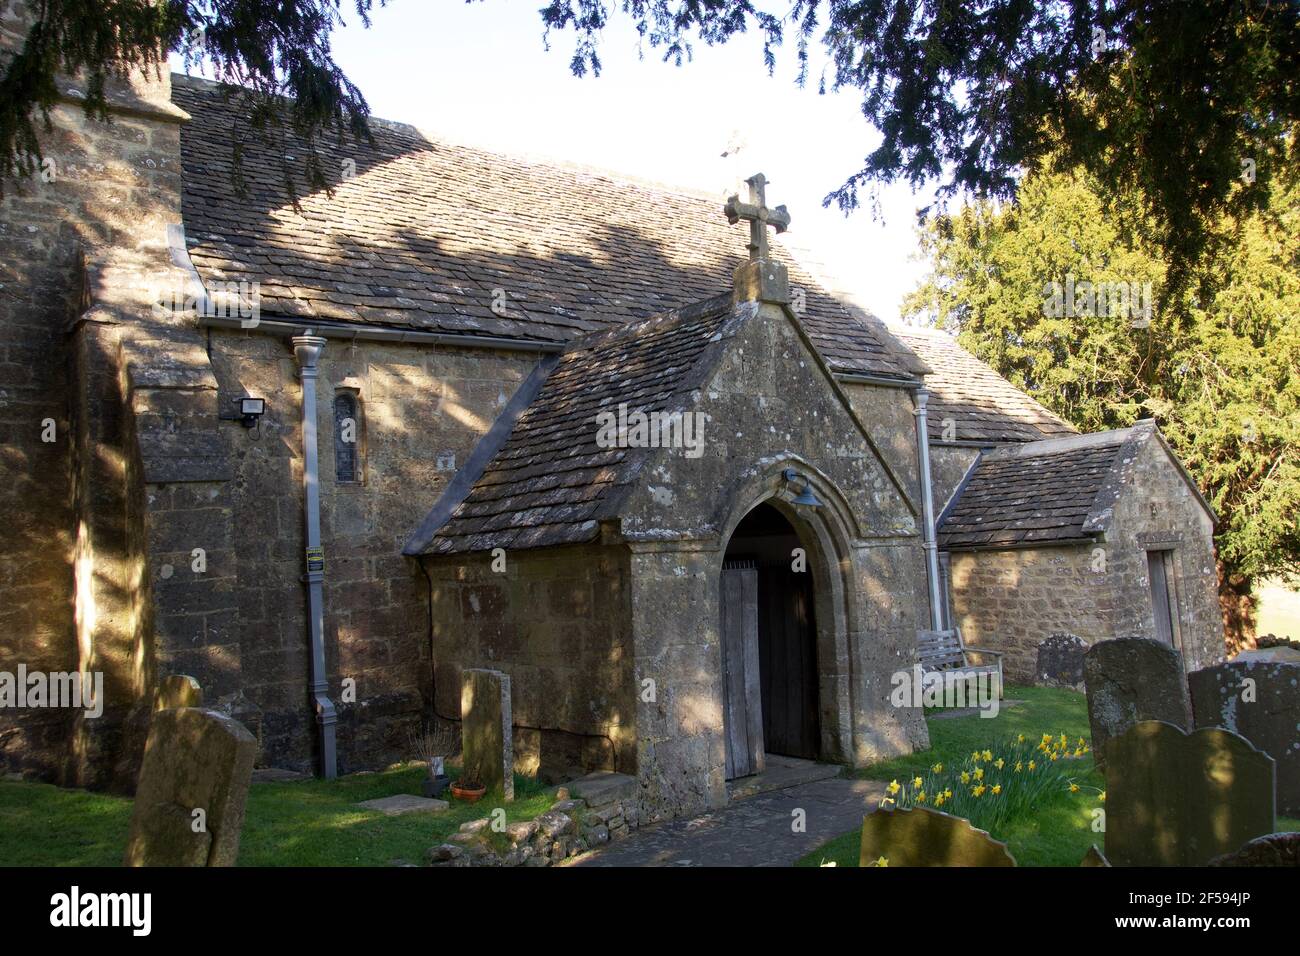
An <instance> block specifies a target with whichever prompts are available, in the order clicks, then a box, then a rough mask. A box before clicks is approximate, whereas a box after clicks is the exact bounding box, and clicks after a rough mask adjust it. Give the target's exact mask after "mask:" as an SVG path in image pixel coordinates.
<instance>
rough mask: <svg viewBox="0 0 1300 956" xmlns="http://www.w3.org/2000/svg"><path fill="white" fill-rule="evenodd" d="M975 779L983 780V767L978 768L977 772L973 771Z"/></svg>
mask: <svg viewBox="0 0 1300 956" xmlns="http://www.w3.org/2000/svg"><path fill="white" fill-rule="evenodd" d="M975 779H976V780H983V779H984V768H983V767H980V768H979V769H978V770H976V771H975Z"/></svg>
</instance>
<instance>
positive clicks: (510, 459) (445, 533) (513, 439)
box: [405, 296, 753, 554]
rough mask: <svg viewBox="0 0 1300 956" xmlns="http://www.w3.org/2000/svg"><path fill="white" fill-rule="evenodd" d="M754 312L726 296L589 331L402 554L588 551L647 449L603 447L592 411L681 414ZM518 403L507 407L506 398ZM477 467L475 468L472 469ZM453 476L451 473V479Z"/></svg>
mask: <svg viewBox="0 0 1300 956" xmlns="http://www.w3.org/2000/svg"><path fill="white" fill-rule="evenodd" d="M752 314H753V309H752V307H750V306H741V307H739V308H737V309H735V310H733V308H732V304H731V299H730V297H729V296H721V297H716V298H714V299H712V300H709V301H706V302H702V303H699V304H697V305H694V306H690V307H687V308H684V309H680V310H676V311H673V312H668V313H665V314H662V315H658V316H653V317H651V318H649V319H644V320H641V321H638V322H634V323H631V324H629V325H625V326H622V327H620V328H617V329H614V330H611V331H608V332H601V333H596V334H595V335H593V336H591V337H590V338H587V339H585V340H582V341H580V342H577V343H575V344H574V345H573V346H572V347H571V348H570V349H569V350H568V351H566V352H565V353H564V354H563V355H562V356H560V357H559V358H558V359H554V360H552V361H553V362H554V369H553V370H552V371H549V374H547V372H546V371H545V370H544V371H542V372H541V373H539V376H538V378H537V380H536V381H535V382H532V383H529V384H526V385H524V386H522V387H521V388H520V389H519V392H518V393H517V395H516V400H517V401H518V402H519V405H518V407H517V413H516V411H512V410H511V409H507V411H506V413H505V415H504V416H503V417H504V418H505V419H507V420H509V425H508V426H507V427H505V428H503V429H502V430H501V431H500V432H498V433H496V434H492V433H489V434H488V435H487V436H485V437H484V438H483V439H482V440H481V442H480V445H479V447H478V448H476V449H475V451H474V454H473V455H472V456H471V460H470V462H467V463H466V467H465V468H464V469H463V470H462V475H464V479H463V481H461V483H460V484H458V485H454V486H449V487H448V488H447V490H446V491H445V492H444V494H443V497H442V498H441V499H440V500H439V502H438V504H437V505H435V506H434V509H433V511H432V512H431V513H430V515H429V517H428V518H427V519H426V520H425V522H424V523H423V524H422V525H421V527H420V528H419V529H418V530H417V531H416V532H415V534H414V535H412V537H411V540H410V541H409V542H407V545H406V548H405V553H406V554H455V553H461V552H466V551H485V550H490V549H492V548H504V547H509V548H533V547H543V546H547V545H555V544H572V543H577V542H583V541H591V540H593V539H595V538H596V537H597V535H598V534H599V532H600V529H599V523H600V522H601V521H602V520H606V519H609V518H613V517H615V516H617V514H618V510H619V506H620V505H621V504H622V502H623V500H624V498H625V496H626V493H627V492H628V491H629V490H630V488H631V485H632V483H633V482H634V481H635V479H636V477H637V475H638V474H639V473H640V470H641V467H642V465H643V464H644V463H645V461H646V460H647V459H648V458H649V457H650V456H651V455H653V454H655V453H656V449H653V448H601V447H600V446H599V445H598V444H597V425H596V413H597V412H598V411H608V410H611V409H614V408H617V407H618V406H619V405H620V404H621V403H623V404H626V406H627V409H628V411H629V412H632V411H636V410H640V411H643V412H646V413H650V412H666V413H670V414H671V413H673V412H681V411H687V410H689V409H690V407H691V406H692V405H693V404H694V401H693V400H692V399H691V397H690V396H691V392H692V391H694V390H696V389H698V388H701V387H702V386H703V385H704V384H705V383H706V381H707V377H708V374H709V372H710V371H711V370H712V368H713V366H714V365H715V364H716V362H717V360H718V357H719V356H720V355H721V344H720V343H721V340H722V339H723V338H724V337H727V336H729V335H730V334H732V333H733V332H734V330H735V329H736V328H738V327H739V325H740V324H741V323H742V322H743V321H744V320H745V319H747V318H748V317H749V316H750V315H752ZM512 404H515V400H512ZM476 459H477V460H476ZM457 477H458V479H460V478H461V476H460V475H458V476H457Z"/></svg>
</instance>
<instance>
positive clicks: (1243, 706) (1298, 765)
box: [1187, 661, 1300, 815]
mask: <svg viewBox="0 0 1300 956" xmlns="http://www.w3.org/2000/svg"><path fill="white" fill-rule="evenodd" d="M1187 683H1188V686H1189V688H1190V689H1191V694H1192V716H1193V718H1194V719H1195V721H1196V726H1197V727H1222V728H1224V729H1225V730H1231V731H1232V732H1233V733H1234V734H1241V736H1243V737H1245V738H1246V739H1247V740H1249V741H1250V742H1251V743H1252V744H1254V745H1255V746H1256V747H1257V748H1259V749H1260V750H1262V751H1264V753H1266V754H1268V755H1269V756H1270V757H1272V758H1273V760H1274V761H1275V762H1276V763H1277V806H1278V811H1279V812H1280V813H1285V814H1288V815H1297V814H1300V664H1285V663H1261V662H1251V661H1232V662H1230V663H1227V664H1219V665H1217V666H1215V667H1207V668H1205V669H1204V670H1199V671H1193V672H1192V673H1191V674H1189V675H1188V677H1187Z"/></svg>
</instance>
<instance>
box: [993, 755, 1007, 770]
mask: <svg viewBox="0 0 1300 956" xmlns="http://www.w3.org/2000/svg"><path fill="white" fill-rule="evenodd" d="M1006 765H1007V762H1006V761H1005V760H1003V759H1002V758H1001V757H999V758H998V759H997V760H995V761H994V762H993V766H995V767H997V768H998V769H999V770H1001V769H1002V768H1003V767H1005V766H1006Z"/></svg>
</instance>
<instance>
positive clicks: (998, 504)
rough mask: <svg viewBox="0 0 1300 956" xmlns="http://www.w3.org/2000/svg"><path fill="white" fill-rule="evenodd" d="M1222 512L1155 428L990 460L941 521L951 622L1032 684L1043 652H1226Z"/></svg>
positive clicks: (1192, 661) (1033, 445) (1028, 447)
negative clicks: (1113, 645)
mask: <svg viewBox="0 0 1300 956" xmlns="http://www.w3.org/2000/svg"><path fill="white" fill-rule="evenodd" d="M1213 533H1214V512H1213V511H1212V510H1211V509H1210V506H1209V504H1208V503H1207V502H1206V501H1205V499H1204V498H1203V497H1202V496H1201V494H1200V492H1199V491H1198V490H1197V488H1196V485H1195V483H1194V482H1193V481H1192V480H1191V478H1190V477H1189V476H1188V474H1187V472H1186V471H1185V470H1184V469H1183V467H1182V465H1181V464H1180V463H1179V462H1178V459H1177V457H1176V456H1175V455H1174V453H1173V452H1172V450H1171V449H1170V448H1169V445H1168V444H1167V443H1166V442H1165V440H1164V438H1163V437H1162V436H1161V435H1160V432H1159V430H1158V429H1157V428H1156V426H1155V424H1154V423H1153V422H1150V421H1143V422H1139V423H1138V424H1137V425H1134V426H1133V427H1131V428H1124V429H1117V430H1114V431H1107V432H1097V433H1094V434H1089V435H1070V436H1067V437H1062V438H1047V439H1042V440H1039V441H1033V442H1023V443H1020V444H1016V445H1007V446H1004V447H1001V448H997V449H994V450H991V451H988V452H984V453H982V454H981V455H980V456H979V457H978V458H977V459H976V461H975V462H974V464H972V465H971V467H970V469H969V470H968V471H967V473H966V475H965V476H964V477H963V478H962V480H961V483H960V484H959V485H958V487H957V490H956V491H955V493H954V494H953V497H952V500H951V501H950V502H949V503H948V505H947V506H946V507H945V508H944V510H943V512H942V513H941V515H940V517H939V522H938V540H939V546H940V547H941V548H942V549H943V551H944V552H945V553H946V554H947V557H948V560H947V567H948V573H949V576H950V588H951V595H950V601H951V605H950V607H951V615H952V620H953V622H954V623H955V624H956V625H958V626H959V627H961V629H962V633H963V635H965V637H966V639H967V640H968V641H969V642H970V643H972V644H978V645H981V646H987V647H990V648H994V649H997V650H1002V651H1003V652H1004V653H1005V654H1006V658H1005V666H1006V671H1007V674H1008V677H1010V678H1012V679H1019V680H1032V679H1033V678H1034V672H1035V667H1036V661H1037V648H1038V643H1039V642H1040V641H1042V640H1043V638H1044V637H1046V636H1047V635H1050V634H1052V633H1055V632H1068V633H1071V634H1074V635H1077V636H1078V637H1080V638H1082V639H1083V640H1084V641H1085V642H1087V643H1089V644H1091V643H1095V642H1096V641H1101V640H1105V639H1107V638H1114V637H1148V638H1154V639H1156V640H1159V641H1161V642H1163V643H1165V644H1168V645H1170V646H1172V647H1174V648H1175V649H1177V650H1178V651H1180V652H1181V653H1182V657H1183V663H1184V666H1185V667H1186V668H1187V670H1189V671H1191V670H1196V669H1198V668H1201V667H1208V666H1210V665H1212V664H1214V663H1217V662H1218V661H1219V660H1221V659H1222V656H1223V619H1222V617H1221V616H1220V612H1219V604H1218V589H1217V581H1218V578H1217V574H1216V570H1215V560H1214V545H1213Z"/></svg>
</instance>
